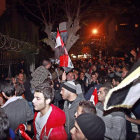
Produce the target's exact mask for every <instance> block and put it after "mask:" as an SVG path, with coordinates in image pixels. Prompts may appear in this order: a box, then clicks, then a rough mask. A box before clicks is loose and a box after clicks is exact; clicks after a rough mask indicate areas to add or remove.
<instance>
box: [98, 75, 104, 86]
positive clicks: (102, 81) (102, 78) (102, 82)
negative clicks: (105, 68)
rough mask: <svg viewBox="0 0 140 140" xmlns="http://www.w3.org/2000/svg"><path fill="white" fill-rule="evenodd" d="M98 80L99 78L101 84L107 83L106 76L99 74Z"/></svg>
mask: <svg viewBox="0 0 140 140" xmlns="http://www.w3.org/2000/svg"><path fill="white" fill-rule="evenodd" d="M97 80H98V83H99V84H104V83H105V79H104V76H98V78H97Z"/></svg>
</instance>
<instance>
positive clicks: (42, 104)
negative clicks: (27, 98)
mask: <svg viewBox="0 0 140 140" xmlns="http://www.w3.org/2000/svg"><path fill="white" fill-rule="evenodd" d="M32 102H33V105H34V109H35V110H36V111H42V110H43V109H45V108H46V100H45V98H44V95H43V93H40V92H35V93H34V99H33V101H32Z"/></svg>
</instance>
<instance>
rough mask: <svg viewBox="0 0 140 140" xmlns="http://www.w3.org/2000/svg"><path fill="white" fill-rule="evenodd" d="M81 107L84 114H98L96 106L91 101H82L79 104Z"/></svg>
mask: <svg viewBox="0 0 140 140" xmlns="http://www.w3.org/2000/svg"><path fill="white" fill-rule="evenodd" d="M79 106H81V107H82V112H83V113H93V114H96V108H95V106H94V104H93V103H92V102H90V101H81V102H80V103H79Z"/></svg>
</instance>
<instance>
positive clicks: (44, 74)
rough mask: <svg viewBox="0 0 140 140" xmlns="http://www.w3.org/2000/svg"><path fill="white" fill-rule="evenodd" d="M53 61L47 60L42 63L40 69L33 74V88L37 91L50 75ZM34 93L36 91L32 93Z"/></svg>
mask: <svg viewBox="0 0 140 140" xmlns="http://www.w3.org/2000/svg"><path fill="white" fill-rule="evenodd" d="M51 65H52V64H51V60H50V59H45V60H43V61H42V66H40V67H38V68H37V69H36V70H35V71H34V72H33V73H32V74H31V76H32V80H31V88H32V89H35V87H37V86H38V85H39V84H41V83H43V81H44V80H45V79H47V78H48V76H49V75H50V72H49V70H48V69H49V68H50V67H51ZM32 92H34V91H32Z"/></svg>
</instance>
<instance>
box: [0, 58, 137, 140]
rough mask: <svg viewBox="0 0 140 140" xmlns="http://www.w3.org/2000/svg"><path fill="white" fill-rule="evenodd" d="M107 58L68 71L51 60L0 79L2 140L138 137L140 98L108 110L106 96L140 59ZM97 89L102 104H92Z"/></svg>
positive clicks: (80, 63) (79, 62) (77, 63)
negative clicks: (131, 104)
mask: <svg viewBox="0 0 140 140" xmlns="http://www.w3.org/2000/svg"><path fill="white" fill-rule="evenodd" d="M136 61H137V60H136V59H133V57H131V59H130V58H129V57H128V56H125V57H124V58H123V59H118V58H115V57H111V58H110V59H107V58H106V57H104V58H102V60H98V59H85V60H74V61H73V65H74V69H72V70H71V71H69V72H68V73H66V72H65V71H63V69H62V68H60V67H59V66H58V65H55V64H52V62H51V60H50V59H45V60H43V61H42V65H41V66H39V67H38V68H37V69H36V70H35V71H34V72H33V73H32V74H31V75H26V73H24V70H23V69H21V70H20V72H19V73H18V74H17V75H16V76H15V77H12V78H6V79H2V80H1V83H0V106H1V108H0V140H8V139H19V137H20V136H21V137H22V138H23V139H25V140H26V139H27V140H30V139H34V140H71V139H73V140H103V139H106V140H110V139H112V140H125V139H127V140H134V139H136V140H139V139H140V100H138V102H137V103H136V104H135V105H134V106H133V108H132V109H129V110H126V109H125V110H119V109H118V110H111V111H104V110H103V107H104V102H105V97H106V95H107V94H108V92H109V90H110V89H112V88H114V87H116V86H118V85H119V83H121V81H122V80H123V79H124V78H125V77H126V76H127V73H128V72H129V70H130V69H131V67H132V66H133V64H134V63H135V62H136ZM95 89H97V93H98V103H97V104H94V103H93V102H91V96H92V94H93V92H94V90H95Z"/></svg>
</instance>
